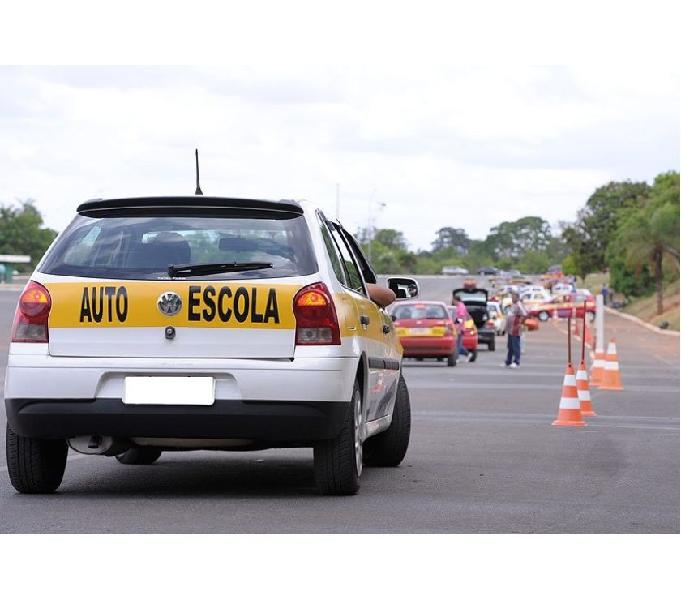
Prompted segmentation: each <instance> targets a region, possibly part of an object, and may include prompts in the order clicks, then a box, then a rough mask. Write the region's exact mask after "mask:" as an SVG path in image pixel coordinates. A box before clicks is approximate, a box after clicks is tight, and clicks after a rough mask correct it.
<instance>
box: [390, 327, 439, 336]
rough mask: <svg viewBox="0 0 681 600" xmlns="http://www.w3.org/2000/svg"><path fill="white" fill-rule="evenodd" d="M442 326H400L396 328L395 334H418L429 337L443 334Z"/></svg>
mask: <svg viewBox="0 0 681 600" xmlns="http://www.w3.org/2000/svg"><path fill="white" fill-rule="evenodd" d="M444 333H445V328H444V327H400V328H398V329H397V335H401V336H410V335H413V336H420V337H426V336H428V337H430V336H436V335H440V336H442V335H444Z"/></svg>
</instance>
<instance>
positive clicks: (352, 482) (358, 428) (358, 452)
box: [314, 381, 364, 495]
mask: <svg viewBox="0 0 681 600" xmlns="http://www.w3.org/2000/svg"><path fill="white" fill-rule="evenodd" d="M363 436H364V415H363V412H362V394H361V393H360V391H359V384H358V383H357V382H356V381H355V387H354V388H353V390H352V401H351V402H350V410H349V411H348V414H347V416H346V418H345V422H344V423H343V426H342V428H341V431H340V433H339V434H338V436H336V437H335V438H334V439H332V440H324V441H322V442H320V443H318V444H316V445H315V447H314V473H315V481H316V483H317V488H318V489H319V491H320V492H321V493H322V494H327V495H349V494H356V493H357V491H358V490H359V476H360V475H361V474H362V460H363V456H362V452H363V449H362V441H363V439H362V438H363Z"/></svg>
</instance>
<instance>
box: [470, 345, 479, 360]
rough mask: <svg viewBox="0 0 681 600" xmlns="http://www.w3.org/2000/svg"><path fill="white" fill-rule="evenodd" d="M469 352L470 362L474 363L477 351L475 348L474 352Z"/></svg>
mask: <svg viewBox="0 0 681 600" xmlns="http://www.w3.org/2000/svg"><path fill="white" fill-rule="evenodd" d="M470 352H471V356H472V358H471V360H470V362H475V361H476V360H477V358H478V349H477V348H476V349H475V350H471V351H470Z"/></svg>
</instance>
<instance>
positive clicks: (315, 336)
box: [293, 282, 340, 346]
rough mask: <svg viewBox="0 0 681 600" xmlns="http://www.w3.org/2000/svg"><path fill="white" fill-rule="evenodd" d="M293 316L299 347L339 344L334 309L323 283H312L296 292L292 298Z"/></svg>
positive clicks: (338, 329) (338, 331) (338, 332)
mask: <svg viewBox="0 0 681 600" xmlns="http://www.w3.org/2000/svg"><path fill="white" fill-rule="evenodd" d="M293 314H294V316H295V317H296V344H298V345H299V346H322V345H339V344H340V327H339V326H338V317H337V316H336V307H335V306H334V304H333V299H332V298H331V294H330V293H329V289H328V288H327V287H326V285H324V284H323V283H321V282H320V283H313V284H312V285H308V286H305V287H304V288H301V289H300V290H298V293H297V294H296V295H295V297H294V298H293Z"/></svg>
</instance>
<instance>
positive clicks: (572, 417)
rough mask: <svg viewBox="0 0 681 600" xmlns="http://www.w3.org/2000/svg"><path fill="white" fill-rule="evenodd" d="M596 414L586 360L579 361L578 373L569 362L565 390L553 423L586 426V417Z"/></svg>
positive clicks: (564, 380) (566, 370)
mask: <svg viewBox="0 0 681 600" xmlns="http://www.w3.org/2000/svg"><path fill="white" fill-rule="evenodd" d="M593 416H596V413H595V411H594V407H593V405H592V404H591V393H590V391H589V375H588V373H587V371H586V364H585V362H584V361H582V362H580V363H579V368H578V369H577V375H575V370H574V368H573V367H572V364H570V363H568V366H567V368H566V369H565V376H564V377H563V392H562V394H561V396H560V404H559V405H558V416H557V417H556V420H555V421H554V422H553V423H551V424H552V425H564V426H573V427H584V426H585V425H586V422H585V421H584V417H593Z"/></svg>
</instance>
